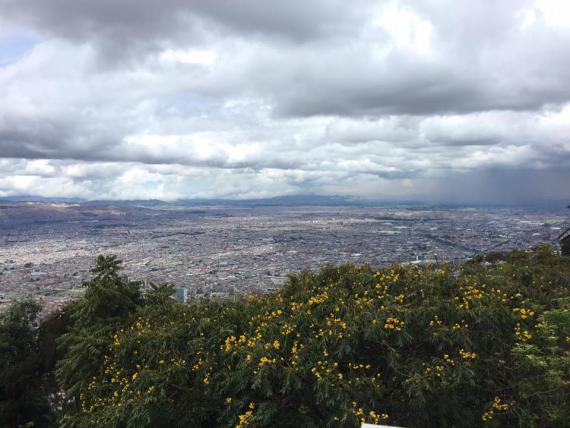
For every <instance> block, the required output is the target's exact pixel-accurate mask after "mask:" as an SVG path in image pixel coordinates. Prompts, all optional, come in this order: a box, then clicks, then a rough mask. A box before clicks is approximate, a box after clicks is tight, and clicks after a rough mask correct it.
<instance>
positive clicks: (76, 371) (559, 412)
mask: <svg viewBox="0 0 570 428" xmlns="http://www.w3.org/2000/svg"><path fill="white" fill-rule="evenodd" d="M93 272H94V275H95V277H94V279H93V280H92V281H90V282H89V283H87V284H86V285H87V291H86V294H85V297H84V298H83V299H81V300H80V301H78V302H75V303H73V304H70V305H68V306H67V307H66V308H64V310H63V311H62V312H60V313H57V314H53V315H52V316H51V317H49V318H48V319H46V320H45V321H44V323H42V326H40V328H39V330H38V331H37V332H35V333H33V334H35V335H36V336H41V337H43V338H44V340H43V342H41V341H39V339H36V342H35V343H36V345H33V343H34V340H32V339H33V338H32V339H29V340H28V342H29V343H28V342H26V343H28V345H29V346H28V347H27V348H26V347H24V348H25V349H24V348H23V349H22V350H20V351H19V352H20V353H23V354H25V353H26V352H28V354H30V353H31V354H33V355H36V354H34V352H35V353H39V354H42V353H44V354H49V355H52V356H53V358H52V359H53V363H52V365H51V367H50V365H49V364H45V362H44V363H43V365H42V366H41V367H40V366H37V367H36V369H35V370H36V372H37V373H38V374H39V375H40V378H41V379H46V380H45V381H44V382H43V383H40V385H39V386H38V387H37V388H36V389H35V390H34V391H36V392H35V393H34V394H35V395H34V397H36V398H35V399H34V400H35V401H34V403H36V404H37V405H36V404H34V403H29V405H28V406H27V407H26V408H27V409H28V410H26V416H25V417H24V416H22V414H21V413H22V410H21V408H22V406H24V405H25V400H22V399H18V394H17V393H18V391H19V390H18V389H17V388H16V387H15V386H13V384H15V383H17V381H14V380H11V381H10V382H12V383H9V382H6V381H5V379H8V378H7V377H6V376H9V375H10V373H11V370H13V369H14V367H15V366H16V365H17V362H18V360H17V359H16V360H15V361H14V363H10V362H8V363H6V362H4V361H6V360H5V359H4V358H2V362H0V364H3V366H2V367H1V369H0V370H1V371H0V377H1V378H0V406H2V407H0V414H2V415H3V416H0V425H2V418H4V425H6V426H14V425H17V424H21V423H23V422H26V421H32V422H34V423H35V424H36V425H35V426H47V425H49V424H56V422H55V420H56V419H55V418H58V422H57V424H60V425H62V426H67V427H177V426H178V427H246V426H247V427H270V426H271V427H327V426H328V427H357V426H359V425H360V423H361V422H370V423H387V424H391V425H397V426H404V427H454V426H455V427H479V426H489V427H499V426H500V427H508V426H513V427H519V426H524V427H567V426H569V425H570V400H569V398H570V395H569V394H570V375H569V374H570V296H569V293H568V291H569V285H570V259H569V258H567V257H561V256H559V255H557V254H556V253H555V252H554V250H553V249H552V248H551V247H549V246H546V245H541V246H538V247H535V248H533V249H532V250H529V251H515V252H511V253H508V254H497V253H495V254H489V255H486V256H480V257H477V258H475V259H474V260H471V261H469V262H466V263H465V264H463V265H462V266H460V267H454V266H447V265H443V266H424V267H415V266H400V265H394V266H392V267H391V268H388V269H383V270H380V271H376V270H374V269H371V268H370V267H368V266H354V265H343V266H340V267H336V266H328V267H323V268H322V269H321V270H320V271H319V272H300V273H297V274H292V275H290V277H289V281H288V283H287V285H286V286H285V287H284V288H283V289H282V290H281V291H280V292H278V293H275V294H272V295H268V296H251V297H248V298H245V299H242V300H239V301H237V302H226V303H216V302H212V301H202V302H196V303H193V304H187V305H182V304H178V303H176V302H175V301H173V300H172V299H171V298H170V297H169V296H170V294H171V293H172V288H171V287H169V286H167V285H161V286H155V287H153V289H152V291H150V292H149V293H147V294H146V295H144V296H143V295H141V294H140V291H139V287H138V284H137V283H134V282H130V281H128V280H127V279H126V278H125V277H123V276H121V275H120V262H119V261H117V260H116V258H114V257H103V256H100V257H99V258H98V262H97V266H96V267H95V268H94V269H93ZM16 309H18V308H13V310H12V311H11V314H12V315H4V317H3V318H2V324H1V330H0V353H9V352H10V351H9V350H8V348H9V346H11V345H9V344H10V343H11V342H10V341H12V342H14V341H15V340H16V339H17V338H14V337H11V336H10V334H9V332H10V331H11V330H10V329H11V328H12V327H10V326H11V324H10V322H12V323H13V320H12V321H10V319H11V318H10V316H12V318H14V316H15V315H14V311H15V310H16ZM28 309H29V308H28ZM32 309H33V308H32ZM24 313H25V315H26V317H27V318H26V317H25V319H23V318H22V317H21V318H22V319H23V321H22V322H20V324H18V325H20V326H21V325H23V324H26V325H27V324H29V322H30V311H29V310H28V311H27V312H26V311H24ZM16 318H17V317H16ZM30 331H32V332H33V331H34V330H30ZM30 334H31V333H30ZM19 337H22V335H19ZM26 337H27V336H26ZM46 338H47V339H46ZM40 342H41V343H40ZM30 343H31V345H30ZM55 344H57V346H58V347H57V349H56V348H55ZM26 349H27V351H26ZM48 351H49V352H48ZM3 355H4V354H3ZM6 355H7V354H6ZM11 355H12V354H11ZM26 355H27V354H26ZM20 360H21V358H20ZM56 361H57V362H56ZM34 367H35V366H34ZM54 370H55V380H54V376H53V373H54ZM10 379H12V378H10ZM11 388H12V389H11ZM14 388H16V389H14ZM57 391H63V393H64V394H63V396H62V395H61V394H55V393H54V392H57ZM26 394H27V395H26V396H31V395H33V394H31V393H29V392H28V393H26ZM42 394H43V395H42ZM56 397H59V399H58V400H56V399H55V398H56ZM46 403H47V404H49V406H51V409H52V410H51V411H50V412H49V413H48V414H46ZM18 406H20V407H18ZM58 407H60V409H59V410H58ZM48 408H49V407H48ZM18 409H20V410H18ZM4 415H6V416H4ZM16 416H18V417H19V419H18V421H17V422H15V421H16V419H15V418H16ZM10 418H11V419H10ZM26 418H27V419H26ZM4 425H3V426H4Z"/></svg>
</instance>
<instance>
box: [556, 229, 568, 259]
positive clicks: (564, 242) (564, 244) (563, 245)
mask: <svg viewBox="0 0 570 428" xmlns="http://www.w3.org/2000/svg"><path fill="white" fill-rule="evenodd" d="M558 240H559V241H560V250H561V252H562V255H563V256H570V227H569V228H568V229H566V231H565V232H563V233H562V235H560V236H559V237H558Z"/></svg>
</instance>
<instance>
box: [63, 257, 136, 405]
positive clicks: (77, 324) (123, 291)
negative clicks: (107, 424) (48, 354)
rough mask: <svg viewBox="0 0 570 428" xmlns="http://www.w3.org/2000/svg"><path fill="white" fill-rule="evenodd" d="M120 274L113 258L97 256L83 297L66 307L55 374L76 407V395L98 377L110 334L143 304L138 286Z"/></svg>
mask: <svg viewBox="0 0 570 428" xmlns="http://www.w3.org/2000/svg"><path fill="white" fill-rule="evenodd" d="M120 271H121V261H119V260H118V259H117V257H116V256H98V257H97V262H96V265H95V267H94V268H93V269H92V270H91V272H92V273H93V274H94V275H95V276H94V278H93V279H91V280H90V281H87V282H86V283H85V286H86V287H87V290H86V291H85V295H84V297H83V298H82V299H81V300H80V301H79V302H78V303H77V304H73V305H71V306H70V307H68V308H67V310H68V312H70V314H69V316H70V318H71V324H72V325H71V328H70V329H69V331H68V332H67V333H65V334H64V335H63V336H62V337H61V338H60V339H59V342H60V346H61V351H62V352H63V358H62V359H60V360H59V361H58V362H57V370H56V374H57V379H58V381H59V384H60V385H61V386H62V388H63V390H64V392H65V396H66V397H68V398H69V399H70V400H72V404H74V405H75V407H77V405H78V403H79V395H78V394H79V392H80V391H81V390H83V389H84V388H85V387H86V385H87V384H88V383H89V382H90V380H91V378H92V377H93V376H95V375H96V374H98V372H99V368H100V366H101V363H102V362H103V355H104V354H105V352H106V350H107V348H108V346H109V344H110V343H111V342H112V336H113V332H114V331H115V330H116V329H117V328H119V327H120V326H121V325H123V324H125V323H127V322H129V321H130V320H131V317H132V315H133V314H134V313H135V311H136V310H137V308H138V307H139V305H140V304H141V303H142V297H141V293H140V286H139V283H137V282H132V281H129V280H128V278H127V277H125V276H121V275H120Z"/></svg>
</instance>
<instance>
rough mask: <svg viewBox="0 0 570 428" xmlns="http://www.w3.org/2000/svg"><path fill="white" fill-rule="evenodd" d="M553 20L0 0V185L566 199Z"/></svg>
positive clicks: (517, 9) (119, 193)
mask: <svg viewBox="0 0 570 428" xmlns="http://www.w3.org/2000/svg"><path fill="white" fill-rule="evenodd" d="M568 12H569V10H568V7H567V6H566V2H564V1H554V0H536V1H531V0H524V1H519V0H516V1H515V0H505V1H502V2H498V3H497V2H494V1H490V0H489V1H487V0H484V1H480V2H475V3H473V2H471V3H465V2H456V1H451V0H445V1H443V2H442V1H404V0H401V1H398V0H387V1H384V2H376V1H367V0H357V1H354V2H341V1H325V0H322V1H321V0H314V1H303V2H301V1H297V0H294V1H289V2H281V3H279V4H275V3H270V2H266V1H262V0H250V1H244V2H233V1H230V0H227V1H226V0H224V1H219V2H204V1H172V2H169V4H168V7H165V5H164V3H163V2H158V1H154V0H137V1H134V0H132V1H131V0H128V1H123V2H111V1H107V0H102V1H96V2H94V1H87V0H78V1H75V2H71V3H70V2H67V1H64V0H46V1H42V2H38V1H32V0H18V1H15V0H0V21H1V22H0V28H2V30H0V93H2V96H3V98H2V102H1V103H0V161H1V162H2V163H1V165H2V170H1V171H0V194H14V193H23V192H25V193H29V192H31V193H39V194H45V195H50V196H51V195H52V194H54V193H58V192H59V194H61V195H62V196H79V195H89V197H93V198H98V197H106V198H121V199H123V198H147V197H153V198H167V199H173V198H177V197H247V196H255V195H257V196H260V195H266V196H274V195H278V194H292V193H329V194H337V193H339V194H358V195H363V196H377V197H382V198H396V199H398V198H399V199H407V198H411V197H414V198H423V199H429V198H434V199H445V198H451V199H457V198H459V196H458V195H459V194H460V193H461V190H460V189H464V191H465V193H466V194H471V195H477V197H475V196H473V198H474V199H477V200H484V199H485V195H486V194H487V195H488V198H489V200H497V199H500V197H506V196H505V195H507V196H508V195H517V196H516V198H515V199H518V200H521V201H522V200H523V199H525V198H526V196H525V195H523V194H519V193H517V192H512V191H510V190H509V189H511V188H512V187H513V185H514V184H513V183H514V181H513V180H512V179H509V177H516V180H515V181H517V182H521V183H526V184H525V185H520V186H519V187H520V188H521V189H524V190H525V191H526V192H528V194H529V195H532V197H537V198H538V197H546V196H548V197H570V193H569V192H570V190H569V187H568V186H560V185H555V183H557V182H570V139H569V137H568V135H570V132H569V131H570V87H569V86H568V84H567V82H568V79H569V77H570V57H568V56H567V55H563V54H562V53H563V52H564V51H565V47H566V46H568V45H570V25H569V24H568V20H564V19H561V18H560V17H561V16H564V15H565V14H566V15H567V13H568ZM493 179H495V180H496V181H497V183H496V185H495V186H494V187H493V189H487V190H485V189H486V187H485V186H487V184H488V183H490V182H491V181H492V180H493ZM476 183H486V185H485V186H479V187H477V185H476ZM536 183H539V184H540V186H543V185H544V186H548V188H549V189H550V190H548V192H544V191H543V192H541V191H540V186H539V185H535V184H536ZM527 184H528V185H527ZM474 189H478V190H476V191H475V190H474ZM501 189H504V191H503V190H501ZM446 195H447V196H446ZM499 195H503V196H500V197H499ZM530 197H531V196H529V198H530ZM527 199H528V198H527Z"/></svg>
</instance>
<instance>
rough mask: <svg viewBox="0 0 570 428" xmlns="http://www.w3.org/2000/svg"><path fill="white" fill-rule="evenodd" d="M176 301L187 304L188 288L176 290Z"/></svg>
mask: <svg viewBox="0 0 570 428" xmlns="http://www.w3.org/2000/svg"><path fill="white" fill-rule="evenodd" d="M174 298H175V299H176V301H178V302H180V303H186V302H187V301H188V289H187V288H176V292H175V294H174Z"/></svg>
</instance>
